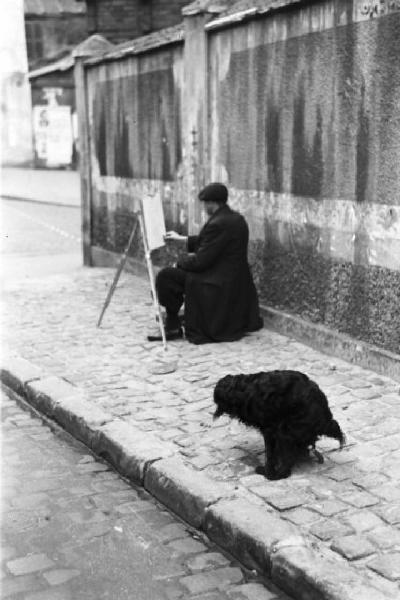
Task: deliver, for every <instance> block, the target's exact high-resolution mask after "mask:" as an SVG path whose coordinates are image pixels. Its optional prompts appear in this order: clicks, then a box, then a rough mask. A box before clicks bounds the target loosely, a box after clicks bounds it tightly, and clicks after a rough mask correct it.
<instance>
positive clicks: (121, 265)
mask: <svg viewBox="0 0 400 600" xmlns="http://www.w3.org/2000/svg"><path fill="white" fill-rule="evenodd" d="M136 217H137V215H136ZM137 225H138V220H137V218H136V221H135V224H134V226H133V228H132V231H131V235H130V236H129V241H128V244H127V246H126V248H125V250H124V252H123V254H122V256H121V260H120V262H119V265H118V268H117V270H116V272H115V276H114V279H113V282H112V284H111V286H110V288H109V290H108V293H107V297H106V299H105V302H104V306H103V309H102V311H101V313H100V317H99V320H98V321H97V327H100V325H101V321H102V320H103V316H104V313H105V312H106V309H107V307H108V305H109V304H110V302H111V298H112V297H113V294H114V292H115V289H116V287H117V283H118V280H119V278H120V276H121V273H122V270H123V268H124V266H125V263H126V261H127V258H128V252H129V250H130V247H131V245H132V242H133V238H134V237H135V233H136V229H137Z"/></svg>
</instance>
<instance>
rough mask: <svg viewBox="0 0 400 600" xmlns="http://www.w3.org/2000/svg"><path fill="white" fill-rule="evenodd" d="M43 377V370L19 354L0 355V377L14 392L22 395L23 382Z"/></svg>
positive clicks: (23, 390)
mask: <svg viewBox="0 0 400 600" xmlns="http://www.w3.org/2000/svg"><path fill="white" fill-rule="evenodd" d="M40 377H43V371H42V370H41V369H40V368H39V367H37V366H36V365H34V364H33V363H31V362H29V361H28V360H25V359H24V358H21V357H19V356H2V357H1V365H0V378H1V381H2V383H3V384H4V385H6V386H8V387H9V388H10V389H12V390H13V391H14V392H15V393H16V394H20V395H24V393H25V384H26V383H28V382H29V381H34V380H35V379H40Z"/></svg>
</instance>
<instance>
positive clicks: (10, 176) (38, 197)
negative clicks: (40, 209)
mask: <svg viewBox="0 0 400 600" xmlns="http://www.w3.org/2000/svg"><path fill="white" fill-rule="evenodd" d="M49 190H51V193H49ZM0 196H2V197H4V198H12V199H17V200H32V201H34V202H46V203H51V204H60V205H64V206H78V207H79V206H80V203H81V200H80V179H79V172H78V171H64V170H61V169H60V170H58V169H57V170H51V169H26V168H18V167H1V168H0Z"/></svg>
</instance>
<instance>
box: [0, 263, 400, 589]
mask: <svg viewBox="0 0 400 600" xmlns="http://www.w3.org/2000/svg"><path fill="white" fill-rule="evenodd" d="M113 274H114V272H113V271H112V270H105V269H92V270H83V271H81V272H79V273H76V274H74V275H65V276H64V275H63V276H57V277H51V278H48V279H43V280H40V282H39V281H38V282H37V284H36V285H34V282H33V283H29V284H24V285H23V284H15V285H14V286H13V288H12V289H10V290H9V291H8V293H7V295H6V296H5V297H4V298H3V300H4V302H5V306H4V310H3V314H2V318H3V319H4V320H5V326H4V338H5V340H6V342H7V343H8V344H9V346H10V348H12V349H13V350H15V351H17V352H18V353H19V354H20V355H22V356H23V357H24V358H26V359H28V360H30V361H32V362H34V363H36V364H38V365H39V366H41V367H43V368H44V369H45V370H46V371H47V372H48V373H50V374H53V375H58V376H60V377H64V378H66V379H67V380H69V381H70V382H72V383H74V384H76V385H79V386H81V387H83V388H84V389H85V390H86V393H87V395H88V398H89V400H90V401H91V402H93V403H94V404H95V405H97V406H100V407H102V408H104V409H105V410H106V411H107V412H111V413H112V414H114V415H115V416H116V417H117V416H118V417H120V418H122V419H124V420H126V421H127V422H131V423H133V424H135V426H136V427H139V428H141V429H142V430H143V431H151V432H153V433H157V434H158V435H159V436H160V438H161V439H162V440H168V441H170V442H173V443H174V444H176V446H177V447H178V448H179V451H180V453H181V455H182V457H184V459H185V461H186V462H187V464H188V465H189V466H191V467H192V468H193V469H196V470H199V471H202V472H204V473H206V474H207V476H208V477H210V478H213V479H215V480H218V481H221V480H222V481H228V482H230V483H231V484H232V485H233V486H234V487H235V488H236V493H237V495H239V496H243V497H245V498H246V499H247V500H249V501H250V502H253V503H254V504H256V505H259V506H263V507H264V508H265V510H266V511H270V512H272V513H274V514H276V515H279V516H280V517H281V518H283V519H285V520H288V521H290V522H291V523H293V524H294V525H295V526H297V527H298V530H299V533H304V534H307V535H310V536H311V537H312V538H313V539H316V540H319V541H321V542H322V543H324V544H326V546H327V547H329V548H330V549H331V550H333V551H334V552H337V553H338V554H339V555H341V556H342V557H345V558H346V559H347V560H348V561H349V562H351V563H352V565H353V566H356V567H357V568H358V570H359V572H361V573H363V574H364V575H365V577H366V579H368V576H369V574H374V576H377V577H378V578H380V581H381V587H382V590H386V589H387V590H388V593H389V592H393V591H394V590H398V586H399V582H400V486H399V479H400V466H399V464H400V463H399V458H400V414H399V411H398V406H399V402H400V395H399V388H400V384H399V383H398V382H395V381H393V380H391V379H388V378H385V377H382V376H378V375H377V374H376V373H374V372H372V371H369V370H366V369H362V368H360V367H357V366H354V365H352V364H349V363H346V362H344V361H341V360H339V359H336V358H331V357H328V356H326V355H323V354H322V353H320V352H317V351H314V350H312V349H310V348H309V347H307V346H304V345H302V344H300V343H298V342H296V341H295V340H293V339H290V338H287V337H285V336H282V335H279V334H277V333H274V332H271V331H268V330H266V329H264V330H262V331H260V332H257V333H255V334H251V335H249V336H248V337H246V338H244V339H243V340H241V341H239V342H235V343H224V344H218V345H215V344H207V345H201V346H195V345H192V344H189V343H187V342H185V341H181V340H179V341H176V342H173V343H171V344H169V351H168V354H169V356H171V357H172V358H175V359H176V360H177V361H178V362H177V369H176V371H175V372H173V373H170V374H167V375H154V374H152V373H151V371H152V368H153V367H154V365H155V364H156V363H157V361H158V360H159V359H160V356H161V355H162V351H161V350H160V348H159V346H155V345H154V344H150V343H148V342H146V341H145V340H146V333H147V331H148V329H149V327H150V325H151V320H152V317H151V311H152V309H151V301H150V296H149V288H148V284H147V281H146V280H145V279H140V278H136V277H134V276H132V275H130V274H128V273H125V274H124V275H123V277H122V278H121V281H120V284H119V287H118V289H117V291H116V294H115V296H114V298H113V300H112V302H111V305H110V307H109V308H108V311H107V312H106V314H105V317H104V320H103V325H102V327H101V328H100V329H97V328H96V322H97V318H98V316H99V313H100V310H101V307H102V305H103V301H104V298H105V295H106V292H107V289H108V287H109V284H110V281H111V279H112V277H113ZM7 299H8V303H7ZM280 368H289V369H299V370H302V371H304V372H305V373H307V374H308V375H309V376H310V377H311V378H313V379H314V380H315V381H317V383H318V384H319V385H320V386H321V387H322V389H323V390H324V391H325V392H326V394H327V396H328V399H329V401H330V405H331V408H332V411H333V413H334V416H335V418H336V419H337V420H338V421H339V423H340V425H341V426H342V429H343V430H344V431H345V432H346V434H347V438H348V445H347V447H346V448H345V449H343V450H342V451H339V450H338V448H337V443H336V442H335V441H334V440H325V439H324V440H322V441H321V442H320V443H319V444H318V446H317V447H318V448H319V449H320V450H322V452H323V454H324V456H325V462H324V464H322V465H319V464H317V463H316V462H313V461H311V460H310V461H309V462H305V463H303V464H301V465H299V466H298V467H297V468H296V469H295V471H294V473H293V475H292V476H291V477H290V478H289V479H287V480H284V481H279V482H270V481H267V480H265V479H264V478H263V477H261V476H259V475H256V474H255V473H254V468H255V467H256V465H258V464H260V462H261V461H262V460H263V441H262V438H261V436H260V435H259V434H257V433H256V432H254V431H251V430H249V429H246V428H245V427H244V426H242V425H240V424H238V423H236V422H232V421H229V420H228V419H227V418H222V419H220V420H218V421H216V422H213V421H212V418H211V415H212V411H213V407H212V390H213V386H214V385H215V383H216V381H217V380H218V378H219V377H221V376H223V375H225V374H227V373H239V372H256V371H259V370H268V369H280ZM360 600H361V599H360Z"/></svg>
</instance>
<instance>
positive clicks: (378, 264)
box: [209, 1, 400, 353]
mask: <svg viewBox="0 0 400 600" xmlns="http://www.w3.org/2000/svg"><path fill="white" fill-rule="evenodd" d="M363 4H368V3H363ZM392 4H393V3H392ZM371 5H372V3H371ZM361 8H362V6H361V3H358V4H356V3H354V4H353V3H351V2H344V1H342V2H341V1H337V2H324V3H319V4H313V3H311V4H310V5H309V6H304V7H303V8H302V9H301V10H296V11H294V10H292V11H288V12H280V13H276V14H275V15H273V14H272V15H271V16H270V17H269V18H265V19H258V20H254V21H251V22H248V23H245V24H242V25H239V26H236V27H233V28H225V29H221V30H216V31H213V30H212V29H211V30H210V34H209V60H210V79H209V103H210V123H209V128H210V135H209V147H210V155H211V156H210V167H211V179H213V180H221V179H222V180H224V181H226V182H227V183H229V186H230V190H231V203H232V204H233V205H234V206H235V207H236V208H238V209H239V210H240V211H241V212H243V213H244V214H245V215H246V217H247V219H248V221H249V225H250V231H251V249H250V255H251V261H252V263H253V269H254V272H255V274H256V278H257V282H258V286H259V291H260V294H261V299H262V302H263V303H265V304H266V305H269V306H271V307H273V308H276V309H280V310H284V311H286V312H289V313H292V314H295V315H298V316H300V317H302V318H304V319H305V320H309V321H312V322H314V323H320V324H323V325H326V326H328V327H330V328H332V329H335V330H337V331H339V332H342V333H346V334H349V335H350V336H352V337H354V338H356V339H360V340H364V341H367V342H370V343H372V344H376V345H378V346H380V347H382V348H385V349H386V350H391V351H393V352H396V353H399V350H400V302H399V300H400V298H399V295H400V291H399V290H400V170H399V168H398V165H399V164H400V61H399V57H400V36H399V31H400V12H399V11H393V12H391V11H387V12H386V13H384V14H382V15H381V16H377V17H376V18H371V16H370V15H366V14H363V13H362V11H361ZM395 8H396V7H395ZM399 8H400V7H399Z"/></svg>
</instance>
